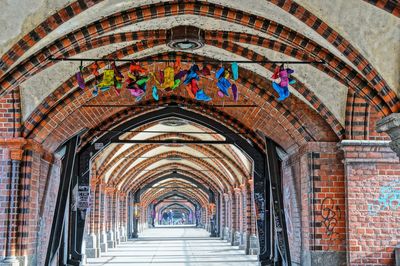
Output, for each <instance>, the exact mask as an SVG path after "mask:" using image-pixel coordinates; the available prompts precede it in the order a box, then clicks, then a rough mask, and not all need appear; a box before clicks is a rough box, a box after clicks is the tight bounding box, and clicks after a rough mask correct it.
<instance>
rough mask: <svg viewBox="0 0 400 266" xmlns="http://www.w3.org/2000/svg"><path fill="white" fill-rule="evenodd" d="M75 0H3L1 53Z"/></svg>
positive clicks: (0, 20) (0, 22) (0, 21)
mask: <svg viewBox="0 0 400 266" xmlns="http://www.w3.org/2000/svg"><path fill="white" fill-rule="evenodd" d="M73 1H74V0H34V1H32V0H2V1H1V2H0V10H1V16H0V25H1V31H0V55H2V54H3V53H4V52H6V51H7V50H8V49H9V48H11V46H12V45H13V44H14V43H15V42H17V41H18V40H19V39H20V38H22V37H23V36H24V35H25V34H27V33H28V32H29V31H31V30H32V29H34V28H35V27H36V26H37V25H39V24H40V23H41V22H42V21H43V20H44V19H45V18H47V17H48V16H50V15H51V14H53V13H54V12H56V11H57V10H59V9H60V8H62V7H64V6H66V5H68V4H69V3H71V2H73Z"/></svg>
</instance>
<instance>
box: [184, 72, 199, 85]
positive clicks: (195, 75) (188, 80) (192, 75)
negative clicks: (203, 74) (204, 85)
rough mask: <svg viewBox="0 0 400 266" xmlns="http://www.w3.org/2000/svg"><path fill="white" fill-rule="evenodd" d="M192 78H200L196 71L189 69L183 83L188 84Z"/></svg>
mask: <svg viewBox="0 0 400 266" xmlns="http://www.w3.org/2000/svg"><path fill="white" fill-rule="evenodd" d="M192 79H196V80H200V78H199V75H197V73H196V72H193V71H190V72H189V73H187V75H186V78H185V81H184V82H183V84H185V85H188V84H189V83H190V82H191V81H192Z"/></svg>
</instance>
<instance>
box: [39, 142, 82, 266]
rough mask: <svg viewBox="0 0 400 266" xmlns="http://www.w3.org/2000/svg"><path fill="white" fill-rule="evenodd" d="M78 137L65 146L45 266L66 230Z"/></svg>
mask: <svg viewBox="0 0 400 266" xmlns="http://www.w3.org/2000/svg"><path fill="white" fill-rule="evenodd" d="M78 139H79V137H78V136H75V137H73V138H71V139H70V140H69V141H68V142H67V143H66V145H65V149H66V150H65V155H64V158H63V160H62V166H61V168H62V170H61V175H60V187H59V190H58V196H57V202H56V207H55V213H54V219H53V223H52V226H51V233H50V239H49V246H48V249H47V254H46V263H45V265H51V264H52V262H53V259H54V258H55V255H56V254H57V251H58V249H59V247H60V243H61V242H65V239H64V241H62V235H63V230H67V228H65V226H64V222H65V218H66V216H67V214H66V209H67V202H69V200H68V198H69V193H70V186H71V180H72V177H73V175H74V173H73V170H72V169H75V167H74V164H75V151H76V148H77V145H78ZM57 264H58V263H57Z"/></svg>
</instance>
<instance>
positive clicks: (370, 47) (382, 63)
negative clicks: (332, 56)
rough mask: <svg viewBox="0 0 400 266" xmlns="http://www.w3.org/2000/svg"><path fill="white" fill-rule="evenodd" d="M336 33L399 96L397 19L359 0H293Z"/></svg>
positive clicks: (399, 64)
mask: <svg viewBox="0 0 400 266" xmlns="http://www.w3.org/2000/svg"><path fill="white" fill-rule="evenodd" d="M297 2H299V3H300V4H301V5H303V6H304V7H305V8H307V9H308V10H310V11H311V12H312V13H314V14H315V15H316V16H318V17H319V18H321V19H323V20H324V21H325V22H326V23H327V24H328V25H329V26H331V27H332V28H333V29H335V30H336V31H337V32H339V33H340V34H341V35H343V37H345V38H346V39H347V40H348V41H349V42H350V43H351V44H352V45H354V46H355V47H356V48H357V49H358V50H359V51H360V53H361V54H363V55H364V56H365V57H366V58H367V60H369V61H370V63H371V64H372V65H373V66H374V67H375V68H376V69H377V70H378V72H379V73H380V74H381V75H382V77H383V78H384V79H385V80H386V81H387V82H388V84H389V86H390V87H391V88H392V89H393V90H394V91H396V93H399V92H400V86H399V85H400V19H399V18H397V17H395V16H393V15H391V14H389V13H387V12H385V11H384V10H381V9H379V8H377V7H374V6H373V5H370V4H368V3H366V2H364V1H360V0H335V1H331V0H297Z"/></svg>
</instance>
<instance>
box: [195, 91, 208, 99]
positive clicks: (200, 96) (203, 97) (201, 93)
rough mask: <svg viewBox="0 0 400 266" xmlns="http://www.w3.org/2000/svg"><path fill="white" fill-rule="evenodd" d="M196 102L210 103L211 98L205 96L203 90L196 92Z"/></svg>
mask: <svg viewBox="0 0 400 266" xmlns="http://www.w3.org/2000/svg"><path fill="white" fill-rule="evenodd" d="M196 100H198V101H204V102H208V101H211V97H210V96H208V95H207V94H205V92H204V90H198V91H197V93H196Z"/></svg>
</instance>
